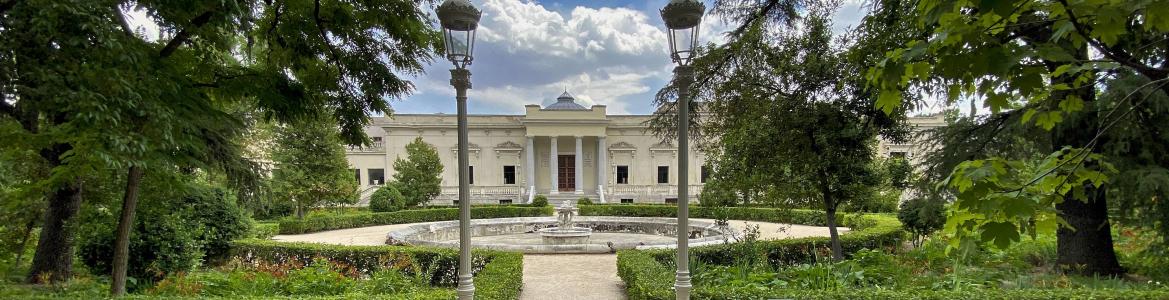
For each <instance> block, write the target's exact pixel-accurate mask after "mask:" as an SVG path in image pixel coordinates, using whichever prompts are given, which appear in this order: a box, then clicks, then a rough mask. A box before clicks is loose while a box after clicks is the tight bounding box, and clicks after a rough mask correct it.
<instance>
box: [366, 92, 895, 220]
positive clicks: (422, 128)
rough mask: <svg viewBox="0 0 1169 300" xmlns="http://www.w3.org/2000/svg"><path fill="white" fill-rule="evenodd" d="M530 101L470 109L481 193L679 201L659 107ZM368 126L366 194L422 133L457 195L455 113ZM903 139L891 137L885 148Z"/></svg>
mask: <svg viewBox="0 0 1169 300" xmlns="http://www.w3.org/2000/svg"><path fill="white" fill-rule="evenodd" d="M524 109H525V113H524V114H523V115H470V116H468V126H469V128H468V129H469V130H468V131H469V132H468V136H469V140H470V145H469V147H468V152H469V153H468V157H469V160H470V171H471V176H470V177H471V191H470V194H471V198H472V201H473V203H475V204H500V203H503V204H508V203H517V204H518V203H527V202H528V201H530V199H531V197H532V196H533V195H536V194H541V195H546V196H548V197H549V199H550V200H551V201H554V202H555V201H558V200H559V201H564V200H575V199H577V198H581V197H588V198H590V199H591V200H592V201H594V202H600V201H604V202H609V203H617V202H624V203H633V202H638V203H641V202H649V203H663V202H673V201H676V199H677V182H678V179H677V175H678V174H677V167H678V166H677V163H678V158H677V155H678V153H677V152H678V148H677V146H676V145H675V144H673V143H671V142H666V141H662V140H661V139H659V138H657V137H655V136H653V135H652V134H650V133H649V132H647V130H646V125H645V121H647V120H649V118H650V117H651V116H650V115H609V114H607V112H606V108H605V106H604V105H594V106H592V107H588V108H586V107H584V106H581V105H580V104H577V103H576V101H575V99H574V98H573V97H572V95H571V94H569V93H568V92H565V93H564V94H562V95H560V97H558V98H557V101H556V102H555V103H553V104H550V105H547V106H546V107H540V106H539V105H527V106H525V107H524ZM366 133H367V134H368V135H369V137H370V138H371V139H372V140H373V145H372V147H366V148H350V149H348V152H347V157H348V159H349V164H350V167H351V168H352V169H353V171H354V175H355V177H356V178H357V180H359V181H360V182H361V187H360V189H361V191H362V203H363V204H364V203H366V202H367V199H368V197H369V195H370V194H371V193H372V192H373V191H374V190H376V188H377V187H378V186H380V185H382V184H384V183H385V182H386V181H387V180H390V179H391V178H392V176H393V174H394V170H393V163H394V160H395V159H397V158H403V159H404V158H405V157H406V144H408V143H410V142H412V141H413V140H414V139H415V138H416V137H422V139H423V140H424V141H426V142H427V143H429V144H431V145H433V146H435V147H436V148H437V149H438V152H439V157H440V158H441V161H442V164H443V166H444V168H443V173H442V193H441V195H440V196H439V197H438V198H437V199H435V200H434V201H433V202H432V204H438V205H442V204H453V203H454V200H456V199H457V195H458V173H457V170H456V169H457V165H458V160H457V157H458V156H457V154H458V150H457V145H458V144H457V143H458V131H457V124H456V116H455V115H450V114H441V113H440V114H397V115H394V116H393V117H392V118H381V117H378V118H373V122H372V124H370V125H369V126H367V127H366ZM903 146H904V145H888V147H886V145H884V144H883V149H882V150H883V153H882V154H884V155H888V154H889V152H890V151H885V150H887V149H891V150H897V149H901V148H902V147H903ZM909 147H910V148H912V145H909ZM692 151H693V152H692V153H689V154H688V155H690V157H691V159H690V168H689V169H690V170H691V172H690V174H688V175H687V176H689V182H690V183H692V185H691V186H690V189H689V192H690V193H691V195H692V196H693V195H697V194H699V193H701V191H702V185H703V182H704V181H705V179H706V177H707V172H709V170H708V169H705V168H703V167H702V166H704V165H705V163H706V157H705V156H704V155H703V154H702V153H701V152H698V151H695V150H692ZM907 155H912V154H909V153H907ZM694 198H695V197H692V198H691V199H694Z"/></svg>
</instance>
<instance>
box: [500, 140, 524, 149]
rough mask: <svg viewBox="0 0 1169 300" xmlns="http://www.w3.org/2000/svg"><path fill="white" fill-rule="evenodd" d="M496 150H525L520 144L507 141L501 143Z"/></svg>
mask: <svg viewBox="0 0 1169 300" xmlns="http://www.w3.org/2000/svg"><path fill="white" fill-rule="evenodd" d="M495 149H496V150H522V149H524V146H521V145H520V144H517V143H516V142H512V141H505V142H502V143H499V144H498V145H495Z"/></svg>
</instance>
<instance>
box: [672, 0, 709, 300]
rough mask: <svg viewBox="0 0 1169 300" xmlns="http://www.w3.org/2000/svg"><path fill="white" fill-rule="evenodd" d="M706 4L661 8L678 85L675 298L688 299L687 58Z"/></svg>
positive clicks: (680, 1)
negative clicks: (676, 268)
mask: <svg viewBox="0 0 1169 300" xmlns="http://www.w3.org/2000/svg"><path fill="white" fill-rule="evenodd" d="M705 11H706V5H703V4H702V2H699V1H696V0H671V1H670V3H669V4H666V7H664V8H662V20H663V21H665V23H666V28H667V29H669V31H668V32H667V35H668V36H669V42H670V59H672V60H673V61H674V63H677V64H678V66H677V67H674V77H675V79H674V83H675V86H676V87H677V88H678V105H677V107H678V257H677V258H675V260H676V261H677V265H678V271H677V273H676V274H675V276H674V292H675V293H677V297H678V299H690V289H691V288H692V287H693V286H692V285H691V284H690V245H688V244H687V242H688V241H689V238H690V191H689V187H690V186H689V184H690V180H689V177H688V176H689V175H690V170H689V169H690V141H689V139H690V133H689V127H690V83H691V82H694V70H693V69H691V67H690V62H691V61H692V60H693V59H694V57H695V56H696V55H697V51H698V49H696V48H697V46H698V25H699V23H702V14H703V12H705Z"/></svg>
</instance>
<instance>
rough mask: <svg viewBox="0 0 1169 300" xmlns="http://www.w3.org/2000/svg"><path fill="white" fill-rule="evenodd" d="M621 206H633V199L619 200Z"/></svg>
mask: <svg viewBox="0 0 1169 300" xmlns="http://www.w3.org/2000/svg"><path fill="white" fill-rule="evenodd" d="M621 204H633V199H629V198H625V199H621Z"/></svg>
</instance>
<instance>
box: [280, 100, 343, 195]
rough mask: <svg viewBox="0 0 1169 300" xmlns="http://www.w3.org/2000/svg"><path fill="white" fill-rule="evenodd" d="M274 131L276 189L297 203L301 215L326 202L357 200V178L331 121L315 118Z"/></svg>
mask: <svg viewBox="0 0 1169 300" xmlns="http://www.w3.org/2000/svg"><path fill="white" fill-rule="evenodd" d="M275 131H276V146H275V149H273V150H272V160H273V162H274V163H275V164H276V166H275V167H276V170H274V171H273V176H272V182H273V183H272V185H273V190H274V193H275V194H276V195H277V196H278V197H281V198H282V199H284V201H286V202H291V203H293V204H294V206H296V207H297V216H298V217H304V213H305V211H306V210H308V209H309V208H312V207H315V206H317V205H320V204H323V203H327V204H352V203H355V202H356V200H357V195H356V193H357V192H356V191H357V182H355V181H353V173H352V172H351V171H350V170H349V162H348V160H346V159H345V148H344V147H343V146H342V145H341V140H340V138H339V137H338V135H337V129H336V127H335V126H334V125H333V124H332V123H331V122H328V121H327V120H324V119H316V120H312V121H304V122H298V123H295V124H291V125H288V126H277V127H276V129H275Z"/></svg>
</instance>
